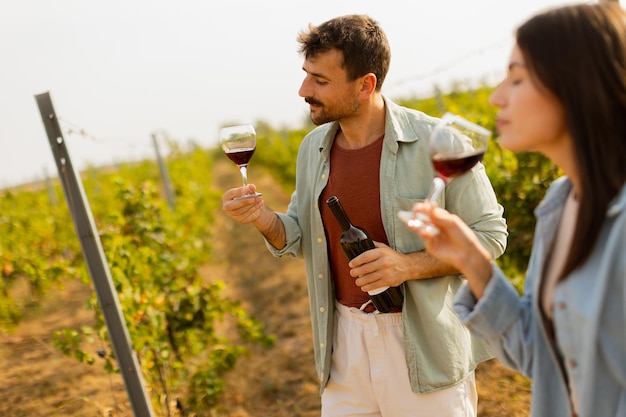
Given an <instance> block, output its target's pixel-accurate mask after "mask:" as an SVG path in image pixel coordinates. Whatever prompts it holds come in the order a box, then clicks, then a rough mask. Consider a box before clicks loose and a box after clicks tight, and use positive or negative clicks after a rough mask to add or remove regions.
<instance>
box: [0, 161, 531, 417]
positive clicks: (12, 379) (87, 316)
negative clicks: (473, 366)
mask: <svg viewBox="0 0 626 417" xmlns="http://www.w3.org/2000/svg"><path fill="white" fill-rule="evenodd" d="M255 175H259V174H258V172H257V171H255V170H254V168H253V167H252V169H251V171H250V179H251V181H252V182H255V183H256V184H257V187H258V188H259V190H260V191H262V192H263V193H264V198H265V201H266V204H268V205H269V206H270V207H272V208H274V209H276V210H284V208H285V207H286V205H287V203H288V200H289V196H287V195H285V193H283V192H282V191H281V190H280V189H279V187H277V186H276V185H274V184H273V182H272V180H271V178H269V177H265V176H259V177H258V178H256V177H255ZM214 178H215V181H216V184H215V186H216V187H219V188H220V189H223V190H225V189H226V188H229V187H231V186H234V185H237V184H238V181H239V178H238V173H237V172H236V169H234V167H233V166H232V164H230V162H229V161H226V162H225V163H223V164H217V165H216V175H215V176H214ZM217 215H218V221H217V222H216V230H215V237H216V239H215V242H216V247H215V259H216V262H215V264H213V265H207V266H206V267H204V268H203V270H202V273H203V274H205V275H206V276H207V277H208V278H209V279H223V280H224V281H225V282H226V283H227V284H228V286H229V287H228V291H229V292H230V294H231V296H232V297H237V298H239V299H241V300H243V302H244V304H245V305H246V307H247V308H248V309H249V311H251V313H252V314H253V315H254V316H255V317H256V318H258V319H259V320H261V321H262V322H263V323H264V324H265V326H266V328H267V331H268V332H270V333H272V334H274V335H276V337H277V343H276V345H275V347H273V348H272V349H270V350H263V349H261V348H258V349H256V348H255V349H253V350H252V352H251V355H250V357H249V358H242V359H241V360H240V361H239V362H238V365H237V367H236V369H235V370H234V371H233V372H232V373H231V374H230V375H229V377H228V378H227V382H228V392H227V394H226V395H225V397H224V399H223V402H222V404H221V408H220V411H218V412H217V413H216V417H315V416H319V405H320V401H319V395H318V383H317V378H316V375H315V367H314V363H313V347H312V341H311V329H310V325H309V313H308V300H307V291H306V282H305V278H304V265H303V262H302V260H297V259H276V258H274V257H272V256H271V255H270V254H269V253H268V252H267V251H266V249H265V247H264V244H263V242H262V240H261V237H260V235H259V234H258V233H257V232H256V231H255V230H254V229H253V228H252V227H251V226H250V227H247V226H242V225H238V224H235V223H234V222H232V221H230V220H229V219H227V218H226V217H225V216H224V215H223V214H222V213H221V212H219V213H218V214H217ZM88 296H89V289H87V288H85V287H84V286H82V285H80V284H78V283H68V284H67V286H66V288H65V289H63V290H59V291H56V292H55V293H53V294H51V296H50V297H49V298H48V299H47V300H46V301H45V303H44V304H43V305H42V306H41V308H39V309H38V310H37V311H34V312H32V313H30V314H29V315H28V317H26V319H25V320H24V322H23V323H22V325H21V326H20V327H19V328H18V329H17V331H16V332H15V333H13V334H10V335H0V416H5V417H22V416H23V417H26V416H28V417H37V416H46V417H48V416H80V417H89V416H111V417H121V416H132V410H131V408H130V406H129V402H128V399H127V393H126V391H125V387H124V384H123V381H122V378H121V376H120V375H109V374H107V373H106V371H105V370H104V369H103V367H102V364H101V363H100V362H96V364H95V365H94V366H89V365H84V364H81V363H78V362H77V361H75V360H74V359H71V358H66V357H65V356H63V355H62V354H61V353H60V351H58V350H57V349H56V348H54V347H53V346H52V342H51V334H52V332H53V331H55V330H57V329H62V328H70V327H71V328H79V327H80V326H81V325H84V324H91V321H92V313H91V311H89V310H87V309H86V307H85V301H86V299H87V297H88ZM99 348H101V347H100V346H94V351H95V350H97V349H99ZM476 376H477V386H478V392H479V416H480V417H522V416H527V415H528V413H529V396H530V385H529V382H528V381H527V380H526V379H525V378H523V377H521V376H519V374H517V373H515V372H513V371H510V370H508V369H506V368H504V367H502V366H501V365H500V364H499V363H497V362H496V361H489V362H486V363H484V364H482V365H481V366H480V367H479V368H478V370H477V372H476ZM433 417H436V416H433Z"/></svg>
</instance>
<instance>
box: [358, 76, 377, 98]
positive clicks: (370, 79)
mask: <svg viewBox="0 0 626 417" xmlns="http://www.w3.org/2000/svg"><path fill="white" fill-rule="evenodd" d="M376 81H377V78H376V75H375V74H374V73H373V72H368V73H367V74H365V75H364V76H363V77H361V93H363V94H366V95H368V96H369V95H370V94H372V93H373V92H374V91H376Z"/></svg>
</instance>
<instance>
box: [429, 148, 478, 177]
mask: <svg viewBox="0 0 626 417" xmlns="http://www.w3.org/2000/svg"><path fill="white" fill-rule="evenodd" d="M484 155H485V151H484V150H478V151H471V152H467V153H466V154H458V155H457V154H445V153H441V154H435V155H433V156H432V158H431V160H432V163H433V166H434V167H435V171H437V173H438V174H439V175H440V176H441V177H443V178H446V179H448V180H450V179H452V178H454V177H458V176H459V175H462V174H465V173H466V172H467V171H469V170H470V169H472V168H473V167H474V165H476V164H477V163H479V162H480V161H482V159H483V156H484Z"/></svg>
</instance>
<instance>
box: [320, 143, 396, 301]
mask: <svg viewBox="0 0 626 417" xmlns="http://www.w3.org/2000/svg"><path fill="white" fill-rule="evenodd" d="M383 137H384V136H381V137H380V138H379V139H377V140H376V141H375V142H373V143H372V144H370V145H368V146H366V147H364V148H361V149H355V150H348V149H343V148H341V147H340V146H338V145H337V144H336V142H335V143H334V144H333V147H332V149H331V151H330V176H329V178H328V184H327V185H326V188H325V189H324V191H323V192H322V195H321V196H320V201H319V207H320V210H321V215H322V220H323V222H324V229H325V230H326V237H327V240H328V254H329V260H330V266H331V271H332V273H333V281H334V286H335V296H336V298H337V301H338V302H339V303H341V304H343V305H346V306H349V307H357V308H358V307H361V305H362V304H363V303H365V302H367V301H368V300H369V295H368V294H367V293H366V292H364V291H362V290H361V288H360V287H357V285H356V284H355V283H354V280H355V278H353V277H352V276H350V267H348V258H347V256H346V254H345V253H344V252H343V250H342V249H341V246H340V245H339V239H340V237H341V228H340V227H339V224H338V223H337V220H336V219H335V217H334V216H333V214H332V212H331V211H330V209H329V208H328V205H327V204H326V200H327V199H328V198H330V197H332V196H337V198H338V199H339V202H340V203H341V205H342V206H343V208H344V210H345V211H346V214H347V215H348V217H349V218H350V221H351V223H352V224H353V225H355V226H359V227H360V228H362V229H365V230H366V231H367V233H368V234H369V235H370V237H371V238H372V240H374V241H378V242H383V243H385V244H388V241H387V235H386V234H385V230H384V228H383V221H382V217H381V213H380V156H381V152H382V146H383ZM368 307H370V306H368ZM366 311H369V310H366Z"/></svg>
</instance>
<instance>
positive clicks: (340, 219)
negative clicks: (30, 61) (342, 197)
mask: <svg viewBox="0 0 626 417" xmlns="http://www.w3.org/2000/svg"><path fill="white" fill-rule="evenodd" d="M326 204H328V207H329V208H330V211H331V212H332V213H333V215H334V216H335V219H337V223H339V227H341V231H342V232H345V231H347V230H349V229H350V227H352V223H350V219H349V218H348V215H347V214H346V212H345V211H344V209H343V207H342V206H341V203H339V199H338V198H337V197H335V196H332V197H330V198H329V199H328V200H326Z"/></svg>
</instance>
